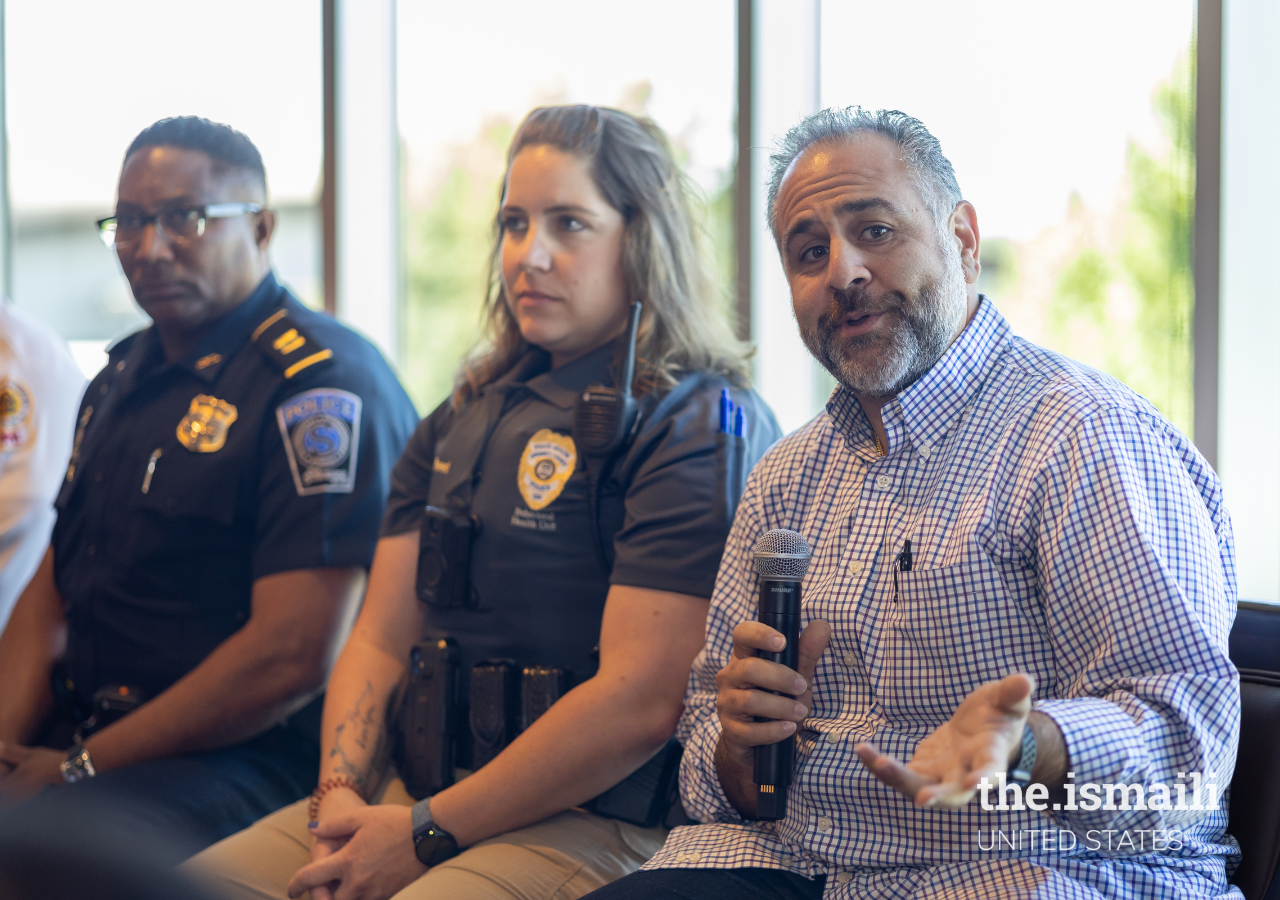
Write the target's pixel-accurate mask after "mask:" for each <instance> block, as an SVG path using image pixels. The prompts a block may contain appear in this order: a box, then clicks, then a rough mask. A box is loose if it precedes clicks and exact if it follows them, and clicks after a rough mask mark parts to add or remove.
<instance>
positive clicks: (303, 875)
mask: <svg viewBox="0 0 1280 900" xmlns="http://www.w3.org/2000/svg"><path fill="white" fill-rule="evenodd" d="M311 834H312V835H313V836H314V837H315V838H316V839H317V843H320V842H325V844H326V849H329V847H331V846H333V845H334V844H336V843H338V842H340V841H343V840H344V839H345V843H342V845H341V846H340V847H338V848H337V849H334V850H331V852H327V853H325V854H324V855H322V856H321V857H320V858H318V859H316V858H315V855H314V854H313V861H312V862H311V863H309V864H308V865H306V866H303V867H302V868H301V869H299V870H298V871H297V872H296V873H295V874H294V876H293V879H292V880H291V881H290V882H289V887H288V891H289V896H290V897H300V896H301V895H302V894H303V893H304V892H306V891H308V890H311V889H313V888H324V889H325V890H327V891H329V892H330V895H331V896H332V897H333V900H386V898H388V897H390V896H391V895H392V894H395V893H397V892H399V891H400V890H402V889H403V888H405V887H407V886H408V885H409V884H411V883H412V882H413V881H414V880H416V879H417V878H419V877H420V876H421V875H422V874H423V873H425V872H426V871H427V867H426V866H424V865H423V864H422V863H420V862H418V857H417V855H416V854H415V853H414V852H413V813H412V811H411V810H410V809H409V807H407V806H399V805H396V804H382V805H375V806H364V807H361V808H357V809H352V810H350V811H346V812H343V813H339V814H338V815H337V816H327V817H326V816H323V815H322V816H321V819H320V823H319V824H318V825H317V826H316V827H314V828H312V829H311Z"/></svg>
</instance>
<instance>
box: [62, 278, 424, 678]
mask: <svg viewBox="0 0 1280 900" xmlns="http://www.w3.org/2000/svg"><path fill="white" fill-rule="evenodd" d="M416 424H417V416H416V414H415V412H414V409H413V405H412V403H411V402H410V401H409V398H408V397H407V396H406V395H405V393H404V390H403V389H402V388H401V387H400V384H399V382H398V381H397V380H396V378H395V376H394V374H393V373H392V372H391V369H390V368H389V367H388V365H387V363H386V362H385V361H384V360H383V358H382V356H381V355H380V354H379V353H378V351H377V350H376V349H375V348H374V347H373V346H372V345H371V344H369V343H368V342H367V341H365V340H364V339H363V338H361V337H359V336H357V335H356V334H355V333H353V332H352V331H350V330H348V329H347V328H345V327H343V326H341V325H339V324H338V323H337V322H335V321H333V320H332V319H330V318H329V317H327V316H324V315H321V314H319V313H315V312H312V311H310V310H308V309H307V308H305V307H304V306H302V305H301V304H300V303H298V301H297V300H295V299H294V298H293V297H292V296H291V295H290V294H289V293H288V291H286V290H285V289H284V288H283V287H281V286H280V285H279V284H278V283H277V282H276V280H275V278H274V277H273V276H272V275H271V274H268V275H267V276H266V277H265V278H264V279H263V281H262V283H261V284H260V285H259V286H258V287H257V288H256V289H255V290H254V292H253V293H252V294H251V295H250V296H249V297H248V299H246V300H245V301H244V302H243V303H242V304H241V305H240V306H238V307H237V308H235V309H234V310H232V311H231V312H230V313H229V314H228V315H226V316H225V317H224V318H223V319H222V320H221V321H219V322H218V323H217V324H216V325H215V326H214V327H213V329H212V330H211V331H210V332H209V333H208V334H207V335H206V336H205V337H204V339H203V340H202V341H201V342H200V344H199V346H198V347H197V348H196V349H195V350H194V351H193V352H192V353H190V354H189V355H188V356H186V357H185V358H183V359H181V360H178V361H177V362H174V363H166V362H165V360H164V355H163V351H162V348H161V346H160V342H159V338H158V336H157V334H156V332H155V329H154V327H153V328H148V329H146V330H144V331H141V332H138V333H136V334H133V335H131V336H130V337H127V338H125V339H124V340H123V341H121V342H119V343H118V344H116V345H115V346H114V347H113V348H112V349H111V351H110V360H109V362H108V364H107V366H106V367H105V368H104V369H103V370H102V372H101V373H99V374H98V376H97V377H96V378H94V379H93V381H92V382H91V383H90V385H89V387H88V389H87V390H86V391H85V396H84V400H83V402H82V403H81V407H80V412H79V416H78V418H77V420H76V434H75V442H74V445H73V448H72V456H71V463H70V465H69V466H68V468H67V472H66V478H65V481H64V483H63V487H62V491H61V493H60V494H59V497H58V502H57V506H58V510H59V517H58V523H57V526H56V527H55V529H54V535H53V548H54V563H55V578H56V580H57V585H58V589H59V591H60V592H61V595H62V600H63V605H64V611H65V614H66V618H67V623H68V641H67V652H66V657H65V659H66V664H67V667H68V675H69V677H70V680H71V681H72V683H73V684H74V689H75V692H76V695H77V697H78V699H79V700H80V701H81V702H82V703H84V702H87V701H88V700H89V699H91V697H92V694H93V692H94V690H96V689H97V688H99V687H102V686H104V685H108V684H128V685H133V686H135V687H138V688H141V689H142V690H143V691H144V692H145V693H146V694H147V695H148V696H154V695H155V694H157V693H159V692H160V691H163V690H164V689H165V688H167V687H168V686H169V685H171V684H172V683H173V682H175V681H176V680H178V679H179V678H181V677H182V676H183V675H185V674H186V673H187V672H189V671H190V670H191V669H193V668H194V667H195V666H196V665H198V664H199V663H200V662H201V660H203V659H204V658H205V657H206V656H207V655H208V654H209V652H210V651H212V650H213V649H214V648H215V647H216V646H218V644H220V643H222V642H223V641H224V640H226V639H227V637H229V636H230V635H231V634H232V633H234V632H235V631H236V630H237V629H239V628H240V627H241V626H242V625H244V623H245V621H246V620H247V619H248V617H249V614H250V600H251V596H252V588H253V583H254V581H255V580H257V579H259V578H262V577H264V576H267V575H271V574H274V573H277V572H287V571H291V570H296V569H310V568H320V567H349V566H362V567H367V566H368V565H369V564H370V562H371V561H372V559H373V550H374V546H375V543H376V538H377V530H378V521H379V518H380V517H381V515H382V512H383V506H384V498H385V496H386V491H387V483H388V477H389V474H390V470H391V467H392V465H393V464H394V462H395V459H396V458H397V457H398V456H399V454H400V452H401V450H402V448H403V447H404V445H405V442H406V440H407V439H408V437H409V436H410V434H411V433H412V431H413V428H414V427H415V425H416Z"/></svg>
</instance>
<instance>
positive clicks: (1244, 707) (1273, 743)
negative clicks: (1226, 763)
mask: <svg viewBox="0 0 1280 900" xmlns="http://www.w3.org/2000/svg"><path fill="white" fill-rule="evenodd" d="M1230 641H1231V661H1232V662H1233V663H1235V665H1236V668H1237V669H1239V670H1240V751H1239V753H1238V754H1237V756H1236V770H1235V774H1234V775H1233V776H1232V779H1231V797H1230V807H1229V809H1228V813H1227V832H1228V833H1229V834H1231V835H1232V836H1233V837H1234V838H1235V839H1236V840H1237V841H1238V842H1239V843H1240V851H1241V853H1242V854H1243V857H1242V859H1241V862H1240V868H1239V869H1237V870H1236V873H1235V875H1234V876H1233V877H1232V879H1231V881H1232V883H1233V884H1235V885H1236V886H1237V887H1239V888H1240V890H1241V892H1243V894H1244V896H1245V900H1280V878H1277V877H1276V870H1277V868H1278V867H1280V605H1277V604H1268V603H1256V602H1253V601H1249V600H1241V601H1240V608H1239V610H1238V611H1237V613H1236V621H1235V625H1234V626H1233V627H1232V629H1231V638H1230Z"/></svg>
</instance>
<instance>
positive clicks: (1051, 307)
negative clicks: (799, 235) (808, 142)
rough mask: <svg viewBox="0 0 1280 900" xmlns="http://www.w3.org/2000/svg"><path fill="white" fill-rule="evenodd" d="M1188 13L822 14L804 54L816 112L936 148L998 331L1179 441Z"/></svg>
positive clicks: (1141, 2)
mask: <svg viewBox="0 0 1280 900" xmlns="http://www.w3.org/2000/svg"><path fill="white" fill-rule="evenodd" d="M1194 19H1195V4H1194V3H1193V2H1190V0H1082V2H1077V3H1071V4H1040V3H1026V2H1022V0H981V2H977V3H970V4H954V3H947V2H941V0H922V2H920V3H912V4H883V3H867V2H851V3H830V4H823V6H822V51H821V52H822V57H821V58H822V76H821V84H822V89H821V92H822V103H823V105H824V106H847V105H850V104H855V103H856V104H861V105H862V106H865V107H869V108H872V109H876V108H887V109H900V110H903V111H904V112H907V113H909V114H910V115H913V116H915V117H917V118H918V119H920V120H921V121H923V122H924V123H925V125H926V126H928V128H929V129H930V130H931V131H932V132H933V133H934V135H936V136H937V137H938V139H939V140H941V142H942V149H943V152H944V153H946V155H947V157H948V158H949V159H950V160H951V162H952V164H953V165H954V166H955V169H956V174H957V177H958V178H959V181H960V187H961V189H962V191H963V192H964V195H965V197H966V198H968V199H969V200H971V201H972V202H973V204H974V205H975V207H976V208H977V210H978V222H979V226H980V228H981V231H982V237H983V243H982V264H983V275H982V283H981V286H982V289H983V290H984V291H985V292H986V293H988V294H989V295H990V296H991V298H992V299H993V300H994V301H995V303H996V306H997V307H998V308H999V309H1000V310H1001V312H1002V313H1003V314H1004V315H1005V317H1006V318H1008V319H1009V321H1010V323H1011V324H1012V326H1013V329H1014V331H1015V332H1016V333H1018V334H1020V335H1022V336H1024V337H1026V338H1028V339H1030V340H1032V341H1035V342H1036V343H1039V344H1042V345H1044V346H1047V347H1050V348H1052V349H1055V350H1058V351H1060V352H1062V353H1064V354H1066V355H1068V356H1071V357H1073V358H1075V359H1078V360H1080V361H1082V362H1084V363H1087V364H1089V365H1091V366H1095V367H1097V368H1100V369H1102V370H1104V371H1106V372H1109V373H1111V374H1113V375H1115V376H1117V377H1118V378H1120V379H1121V380H1123V381H1125V382H1126V383H1128V384H1129V385H1130V386H1131V387H1133V388H1134V389H1135V390H1137V391H1138V392H1139V393H1141V394H1143V395H1144V396H1146V397H1147V399H1149V400H1150V401H1151V402H1153V403H1154V404H1155V405H1156V406H1157V407H1159V409H1160V410H1161V411H1162V412H1163V413H1164V414H1165V415H1167V416H1168V417H1169V418H1170V419H1171V420H1172V421H1173V422H1174V424H1176V425H1177V426H1178V427H1179V428H1181V429H1182V430H1183V431H1185V432H1186V433H1188V434H1190V433H1191V427H1192V422H1191V413H1192V410H1191V304H1192V281H1191V259H1190V252H1191V221H1192V220H1191V216H1192V205H1191V204H1192V195H1193V191H1194V132H1195V105H1194V104H1195V75H1194V55H1195V54H1194V48H1193V46H1192V34H1193V29H1194ZM890 36H892V37H890Z"/></svg>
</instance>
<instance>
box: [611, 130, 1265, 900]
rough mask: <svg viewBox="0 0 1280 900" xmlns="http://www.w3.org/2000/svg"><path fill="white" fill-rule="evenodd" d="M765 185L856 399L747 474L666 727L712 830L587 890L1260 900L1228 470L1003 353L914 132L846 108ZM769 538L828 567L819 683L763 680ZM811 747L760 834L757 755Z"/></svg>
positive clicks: (624, 899)
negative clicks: (1234, 833) (1245, 756)
mask: <svg viewBox="0 0 1280 900" xmlns="http://www.w3.org/2000/svg"><path fill="white" fill-rule="evenodd" d="M772 163H773V177H772V182H771V184H770V193H769V224H770V227H771V229H772V231H773V234H774V236H775V238H776V239H777V240H778V246H779V250H780V253H781V256H782V263H783V268H784V269H785V271H786V275H787V279H788V281H789V283H790V286H791V295H792V300H793V304H794V308H795V314H796V319H797V321H798V322H799V325H800V330H801V333H802V334H803V336H804V339H805V343H806V344H807V345H808V347H809V349H810V351H811V352H812V353H813V354H814V356H815V357H817V359H818V360H819V361H820V362H821V363H822V364H823V365H824V366H825V367H826V368H827V369H828V371H830V372H831V374H832V375H834V376H835V377H836V379H837V380H838V381H839V383H840V386H839V387H838V389H837V390H836V391H835V393H834V394H833V395H832V397H831V399H830V401H829V402H828V404H827V409H826V411H825V412H824V413H822V414H821V415H819V416H818V417H817V418H815V419H814V420H813V421H812V422H810V423H809V424H808V425H806V426H805V427H803V428H801V429H800V430H799V431H797V432H795V433H794V434H792V435H790V436H788V437H787V438H785V439H783V440H782V441H781V442H780V443H778V444H777V445H776V446H775V447H774V448H773V449H772V450H770V451H769V453H768V454H767V455H766V456H765V457H764V459H763V460H761V462H760V463H759V465H757V467H756V469H755V470H754V472H753V473H752V475H751V479H750V481H749V483H748V485H747V490H746V493H745V494H744V496H743V498H742V501H741V504H740V505H739V508H738V513H737V518H736V520H735V522H734V526H733V530H732V532H731V533H730V535H729V539H728V542H727V544H726V547H725V555H724V558H723V561H722V563H721V567H720V573H719V577H718V579H717V583H716V588H715V593H714V596H713V597H712V601H711V610H710V614H709V618H708V621H707V643H706V647H705V649H704V650H703V652H702V654H701V656H699V657H698V660H697V661H696V662H695V664H694V668H693V673H692V678H691V683H690V689H689V694H688V696H687V697H686V705H685V713H684V717H683V719H682V721H681V725H680V730H679V736H680V738H681V739H682V741H683V742H684V744H685V756H684V761H683V764H682V770H681V793H682V796H683V799H684V803H685V807H686V809H687V810H688V812H689V813H690V814H691V815H692V816H694V817H695V818H696V819H698V820H699V821H700V822H701V823H702V824H699V825H695V826H690V827H687V828H677V829H676V830H674V831H673V832H672V833H671V836H670V837H669V839H668V840H667V843H666V846H665V847H664V848H663V849H662V851H660V852H659V853H658V855H657V856H655V857H654V858H653V859H652V860H651V861H650V863H649V864H648V865H647V866H646V867H645V869H644V870H642V871H640V872H637V873H635V874H634V875H632V876H629V877H628V878H624V879H622V880H621V881H618V882H615V883H614V884H613V885H611V886H609V887H607V888H604V889H602V890H601V891H598V892H596V893H595V894H593V895H592V897H595V898H599V900H631V898H640V897H643V898H646V900H650V898H693V897H696V898H699V900H717V898H725V900H754V898H779V900H782V898H787V900H790V898H796V900H799V898H818V897H822V898H824V900H825V898H891V897H892V898H905V897H912V898H926V897H927V898H941V897H966V898H986V897H1001V898H1004V897H1036V898H1093V900H1097V898H1153V900H1154V898H1165V897H1174V896H1177V897H1180V898H1209V897H1240V896H1241V895H1240V893H1239V891H1238V890H1237V889H1236V888H1235V887H1233V886H1231V885H1229V884H1228V883H1227V877H1228V874H1229V872H1230V871H1231V870H1232V869H1233V868H1234V866H1235V864H1236V863H1237V862H1238V859H1239V849H1238V847H1237V845H1236V843H1235V841H1234V840H1233V839H1232V838H1231V837H1230V836H1229V835H1227V834H1226V821H1227V816H1226V798H1225V796H1223V791H1222V788H1224V787H1225V786H1226V784H1227V783H1228V782H1229V781H1230V778H1231V773H1232V771H1233V769H1234V767H1235V756H1236V745H1237V741H1238V736H1239V720H1240V701H1239V683H1238V677H1237V673H1236V671H1235V669H1234V668H1233V667H1232V665H1231V662H1230V660H1229V659H1228V655H1227V635H1228V632H1229V631H1230V628H1231V622H1232V620H1233V618H1234V615H1235V600H1236V579H1235V565H1234V547H1233V543H1232V536H1231V524H1230V519H1229V517H1228V515H1227V512H1226V510H1225V509H1224V507H1223V505H1222V488H1221V484H1220V483H1219V481H1218V479H1217V477H1216V475H1215V474H1214V473H1213V470H1212V469H1211V468H1210V467H1209V465H1208V463H1207V462H1206V461H1205V460H1204V458H1203V457H1201V456H1200V454H1199V453H1197V452H1196V450H1195V448H1194V447H1193V446H1192V445H1191V443H1190V442H1189V441H1188V440H1187V438H1186V437H1185V436H1184V435H1183V434H1181V433H1180V432H1179V431H1178V430H1177V429H1176V428H1175V427H1174V426H1173V425H1172V424H1170V423H1169V421H1168V420H1167V419H1165V418H1164V417H1163V416H1162V415H1161V414H1160V413H1159V412H1158V411H1157V410H1156V409H1155V408H1154V407H1153V406H1152V405H1151V404H1150V403H1148V402H1147V401H1146V400H1144V399H1143V398H1141V397H1140V396H1138V395H1137V394H1135V393H1134V392H1133V391H1132V390H1130V389H1129V388H1127V387H1125V386H1124V385H1123V384H1121V383H1119V382H1118V381H1116V380H1115V379H1113V378H1110V377H1108V376H1106V375H1103V374H1101V373H1098V372H1096V371H1093V370H1091V369H1088V368H1086V367H1084V366H1082V365H1080V364H1078V363H1075V362H1073V361H1071V360H1069V359H1065V358H1063V357H1061V356H1059V355H1057V354H1054V353H1051V352H1049V351H1047V350H1043V349H1041V348H1039V347H1036V346H1035V345H1033V344H1030V343H1028V342H1027V341H1024V340H1022V339H1020V338H1017V337H1015V336H1014V335H1013V334H1012V332H1011V331H1010V329H1009V326H1008V323H1007V322H1005V320H1004V318H1003V317H1002V316H1001V315H1000V313H999V312H998V311H997V310H996V308H995V306H994V305H993V304H992V302H991V300H990V299H988V298H987V297H985V296H982V295H980V294H979V293H978V290H977V281H978V272H979V262H978V260H979V254H978V251H979V231H978V218H977V214H976V212H975V210H974V207H973V206H972V204H970V203H968V202H967V201H965V200H963V199H962V197H961V194H960V189H959V186H958V184H957V182H956V179H955V175H954V173H953V171H952V168H951V164H950V163H949V162H948V161H947V159H946V158H945V157H944V156H943V155H942V151H941V147H940V145H939V144H938V142H937V140H936V139H935V138H934V137H933V136H932V135H931V134H929V132H928V131H927V130H926V129H925V127H924V126H923V125H922V124H921V123H920V122H919V121H917V120H915V119H913V118H911V117H909V116H906V115H904V114H902V113H900V112H896V111H895V112H884V111H881V112H876V113H872V112H868V111H865V110H862V109H860V108H857V107H854V108H850V109H847V110H826V111H823V112H820V113H817V114H815V115H814V116H811V117H810V118H808V119H806V120H805V121H804V122H802V123H801V124H800V125H798V126H797V127H796V128H794V129H792V131H791V132H790V133H789V134H788V135H787V136H786V138H785V139H784V140H783V142H782V145H781V148H780V151H779V152H778V153H777V154H776V155H775V156H774V157H773V158H772ZM775 528H785V529H792V530H794V531H798V532H799V533H800V534H801V535H803V536H804V538H805V539H806V540H807V542H808V543H809V545H810V546H811V547H812V548H813V560H812V563H811V565H810V567H809V570H808V572H807V575H806V577H805V581H804V606H803V616H802V618H803V620H804V622H805V623H806V627H805V629H804V632H803V634H802V635H801V637H800V643H799V648H798V649H799V658H800V663H799V667H798V668H799V671H798V672H797V671H792V670H791V669H788V668H785V667H783V666H781V665H779V664H777V663H773V662H769V661H766V660H764V659H760V658H757V657H756V652H757V651H758V650H769V651H776V650H778V649H780V648H781V646H782V644H783V638H782V636H781V635H780V634H779V633H778V632H776V631H774V630H773V629H771V628H769V627H767V626H765V625H763V624H761V623H759V622H757V621H755V619H756V612H757V610H756V603H757V599H756V598H757V580H756V575H755V572H754V569H753V567H752V554H751V550H752V544H753V543H754V541H755V539H756V538H757V537H758V536H759V535H760V534H761V533H763V532H764V531H767V530H769V529H775ZM907 541H910V542H911V564H910V566H907V565H905V564H904V561H903V560H902V556H901V554H902V551H903V550H904V549H906V542H907ZM775 692H776V693H775ZM792 735H796V765H795V772H794V779H793V782H792V784H791V786H790V789H789V792H788V796H787V813H786V816H785V818H783V819H781V820H780V821H777V822H766V821H759V820H757V819H756V818H755V814H756V791H755V786H754V784H753V783H752V758H753V748H754V747H757V746H759V745H762V744H769V743H774V742H777V741H780V740H783V739H788V738H790V737H791V736H792ZM903 761H905V762H903ZM1024 769H1027V770H1029V779H1028V777H1027V774H1026V772H1025V771H1021V770H1024ZM1007 772H1017V773H1018V780H1020V781H1029V782H1030V785H1029V786H1028V787H1027V791H1026V794H1025V797H1024V800H1023V803H1022V804H1021V808H1018V804H1017V802H1016V801H1017V797H1015V796H1014V794H1013V793H1012V791H1013V790H1014V788H1013V787H1011V788H1009V790H1007V791H1005V792H1004V793H1003V794H1002V792H1001V791H1000V790H999V788H1000V785H1001V784H1002V783H1004V782H1002V779H1003V778H1004V777H1005V774H1006V773H1007ZM984 779H985V781H984ZM992 784H994V785H995V786H996V790H995V791H992V790H989V789H988V786H990V785H992ZM1117 785H1119V786H1120V787H1119V788H1116V787H1115V786H1117ZM1037 786H1042V787H1037ZM1017 790H1018V795H1019V796H1021V795H1022V792H1021V790H1020V789H1017ZM1091 790H1096V791H1098V792H1100V794H1099V797H1098V801H1097V802H1094V797H1093V795H1092V794H1091V793H1090V791H1091ZM1002 796H1003V797H1004V802H1005V804H1006V808H1004V809H1001V808H999V804H1000V803H1001V797H1002ZM1140 798H1141V799H1140ZM1033 804H1034V805H1033ZM1108 807H1110V808H1108Z"/></svg>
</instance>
